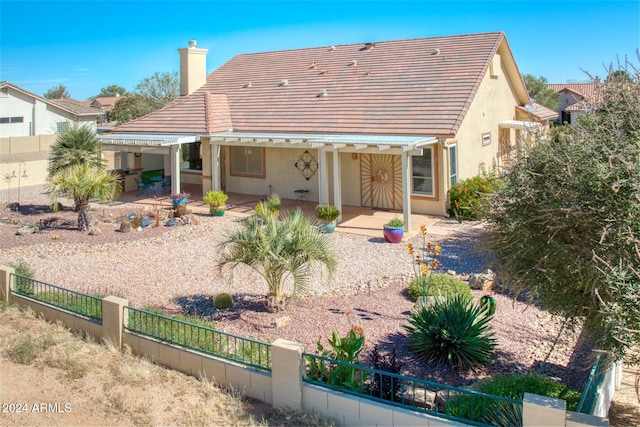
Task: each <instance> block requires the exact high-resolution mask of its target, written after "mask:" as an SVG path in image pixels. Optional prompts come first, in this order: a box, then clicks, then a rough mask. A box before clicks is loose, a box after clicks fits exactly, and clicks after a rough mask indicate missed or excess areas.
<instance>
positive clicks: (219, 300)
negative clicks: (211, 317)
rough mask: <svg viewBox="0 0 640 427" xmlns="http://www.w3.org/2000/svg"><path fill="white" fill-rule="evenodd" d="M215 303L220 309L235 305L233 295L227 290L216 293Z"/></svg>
mask: <svg viewBox="0 0 640 427" xmlns="http://www.w3.org/2000/svg"><path fill="white" fill-rule="evenodd" d="M213 305H214V306H215V307H216V308H217V309H218V310H224V309H225V308H231V307H233V297H232V296H231V295H230V294H228V293H225V292H222V293H219V294H218V295H216V297H215V299H214V300H213Z"/></svg>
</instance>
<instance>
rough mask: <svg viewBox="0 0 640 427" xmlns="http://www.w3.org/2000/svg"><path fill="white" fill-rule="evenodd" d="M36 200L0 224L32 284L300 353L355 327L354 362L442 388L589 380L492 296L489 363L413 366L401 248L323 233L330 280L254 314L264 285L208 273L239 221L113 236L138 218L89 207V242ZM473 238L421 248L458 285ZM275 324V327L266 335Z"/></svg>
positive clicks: (576, 345)
mask: <svg viewBox="0 0 640 427" xmlns="http://www.w3.org/2000/svg"><path fill="white" fill-rule="evenodd" d="M1 196H2V195H0V197H1ZM43 197H44V196H43V195H42V194H40V193H39V192H37V191H34V192H33V193H32V194H29V193H28V192H26V191H25V190H24V189H23V194H22V196H21V201H22V205H21V208H20V211H19V212H9V211H2V213H1V214H0V249H1V253H0V264H5V263H15V262H17V261H20V260H22V261H25V262H26V263H27V264H28V265H29V266H30V267H31V268H32V269H34V270H35V277H36V278H37V279H38V280H41V281H45V282H49V283H53V284H56V285H58V286H62V287H66V288H70V289H74V290H77V291H80V292H85V293H100V294H113V295H120V296H124V297H126V298H128V299H129V301H130V303H131V304H132V305H134V306H137V307H143V306H145V305H156V306H161V307H165V308H166V309H169V310H174V311H176V312H190V313H198V314H203V315H205V316H210V317H211V318H212V319H214V320H215V321H216V322H217V324H218V326H219V327H221V328H222V329H224V330H226V331H229V332H233V333H237V334H241V335H244V336H251V337H255V338H260V339H265V340H274V339H276V338H285V339H290V340H294V341H297V342H300V343H303V344H305V346H306V350H307V351H308V352H314V351H315V348H316V342H317V340H318V339H319V338H320V337H322V338H321V339H322V341H323V343H325V344H326V337H327V336H329V335H330V334H331V330H332V329H333V328H336V329H338V331H340V332H345V331H346V330H348V328H349V325H350V324H358V325H360V326H362V327H363V328H364V330H365V333H366V337H367V342H366V344H365V351H364V352H363V355H364V357H365V358H366V355H367V354H368V352H369V351H370V350H371V349H372V348H373V347H374V346H375V345H379V346H380V348H383V349H385V350H391V349H393V348H395V349H396V351H397V352H398V356H399V358H400V360H401V361H402V362H403V363H404V373H406V374H409V375H413V376H418V377H421V378H427V379H432V380H436V381H443V382H447V383H449V384H452V385H467V384H469V383H471V382H472V381H473V380H474V379H477V378H483V377H486V376H491V375H493V374H495V373H499V372H502V373H509V372H529V371H531V372H541V373H546V374H548V375H551V376H554V377H557V378H559V379H561V380H563V381H564V382H565V383H567V384H569V385H570V386H572V387H575V388H578V389H581V388H582V386H583V384H584V382H585V379H586V377H587V375H588V368H589V359H590V357H591V355H590V354H591V351H590V349H591V346H590V344H589V343H590V341H591V340H589V339H585V338H584V336H581V334H580V333H579V330H578V331H572V330H569V329H567V328H565V325H563V323H562V321H561V320H560V319H558V318H555V317H553V316H551V315H549V314H548V313H546V312H545V311H542V310H540V309H538V308H537V307H535V306H529V305H525V304H523V303H521V302H517V301H513V300H511V299H509V298H508V297H507V296H505V295H502V294H500V293H498V294H497V295H496V299H497V302H498V311H497V314H496V316H495V317H494V320H493V321H492V326H493V329H494V332H495V335H496V338H497V340H498V343H499V345H498V351H497V352H496V357H495V360H494V362H492V363H490V364H488V365H487V366H485V367H483V368H481V369H479V370H477V371H476V372H458V371H455V370H449V369H443V368H438V369H436V367H434V366H431V365H429V364H427V363H423V362H419V361H417V360H415V359H413V358H412V357H411V354H410V353H409V352H407V351H406V349H405V348H406V346H405V345H404V344H405V342H406V335H405V333H404V330H403V328H402V325H404V324H407V316H408V314H409V312H410V310H411V308H412V307H413V303H412V302H411V301H409V300H408V299H407V298H406V296H405V294H404V290H405V289H406V286H407V284H408V281H409V279H410V277H411V276H412V274H413V269H412V264H411V261H410V258H409V255H408V254H407V252H406V247H405V245H404V244H401V245H392V244H388V243H384V241H383V239H381V238H371V237H365V236H359V235H351V234H346V233H333V234H331V235H329V238H330V239H331V241H332V244H333V246H334V249H335V251H336V254H337V258H338V260H339V266H338V271H337V273H336V274H335V275H334V276H333V277H328V276H327V275H326V273H322V272H321V273H318V274H316V275H315V276H314V279H313V280H312V283H311V287H310V289H312V290H313V292H312V293H311V294H310V295H308V296H306V297H304V298H301V299H300V300H299V301H298V302H297V304H296V305H293V306H291V307H290V308H288V309H287V310H286V311H285V312H283V313H273V314H272V313H268V312H266V311H265V310H264V307H263V305H262V297H263V296H264V294H265V292H266V286H265V285H264V284H263V282H262V280H261V278H260V277H259V276H257V274H255V273H254V272H253V271H251V270H249V269H247V268H244V267H239V268H237V269H236V270H235V271H234V273H233V275H230V274H229V272H228V271H224V272H222V273H219V272H218V271H217V270H216V268H215V263H216V260H217V250H218V249H217V243H218V242H220V241H221V239H223V238H224V236H225V235H226V234H227V233H229V232H230V231H232V230H234V229H235V228H236V227H238V226H239V219H238V218H234V217H233V216H231V215H226V216H224V217H218V218H214V217H211V216H209V215H208V214H206V215H205V214H201V215H200V214H198V215H194V217H195V220H196V221H195V222H197V223H198V224H197V225H196V224H192V225H185V226H177V227H164V226H161V227H153V228H146V229H144V230H142V231H138V232H131V233H121V232H119V231H117V230H118V224H117V219H118V218H122V217H123V216H124V215H126V214H128V213H131V212H134V213H135V212H137V209H139V208H137V207H133V206H127V205H124V206H123V205H119V206H117V207H115V206H114V207H109V206H104V205H95V206H94V212H93V216H94V220H95V221H96V224H97V227H98V228H99V229H100V230H101V233H99V235H95V236H91V235H88V234H87V233H81V232H79V231H76V230H74V227H75V219H76V214H75V213H74V212H73V211H72V210H70V209H68V208H67V209H65V210H63V211H62V212H57V213H51V212H48V210H47V208H46V198H45V199H43ZM0 200H2V199H0ZM4 200H6V199H4ZM25 200H26V201H25ZM63 204H64V205H65V206H70V204H69V203H64V201H63ZM147 213H149V212H147ZM53 218H55V220H52V219H53ZM41 220H49V221H50V223H51V225H52V227H51V228H45V229H43V230H42V231H41V232H40V233H36V234H31V235H27V236H17V235H16V234H15V232H16V230H17V229H18V228H19V225H20V224H24V223H31V224H36V223H37V222H38V221H41ZM483 230H484V227H483V225H482V224H481V223H469V222H465V223H463V224H458V223H457V222H455V221H454V220H451V219H443V220H442V221H440V222H439V223H437V224H436V225H434V226H431V227H429V228H428V230H427V239H428V240H429V241H431V242H434V243H438V244H440V245H441V246H442V248H443V249H442V253H441V256H440V257H439V260H440V269H442V270H444V271H447V270H454V271H455V272H456V273H458V274H460V275H462V277H463V278H464V277H467V276H468V275H469V274H473V273H478V272H481V271H483V270H484V268H485V265H484V263H485V261H486V260H487V259H488V257H487V254H486V253H483V252H482V251H481V250H479V249H478V240H479V238H480V236H481V235H482V232H483ZM411 243H413V245H414V246H419V245H420V244H421V237H420V236H416V237H414V238H412V239H411ZM219 292H229V293H231V294H233V295H234V297H235V299H236V301H237V304H236V306H235V307H234V308H233V309H230V310H226V311H216V310H215V309H214V308H213V306H212V304H211V302H210V298H211V297H212V296H214V295H216V294H217V293H219ZM474 295H475V297H476V298H480V296H482V293H481V292H480V291H474ZM346 313H350V315H348V316H347V314H346ZM319 319H322V320H321V321H319ZM280 323H282V324H284V326H282V325H280V326H276V325H277V324H280Z"/></svg>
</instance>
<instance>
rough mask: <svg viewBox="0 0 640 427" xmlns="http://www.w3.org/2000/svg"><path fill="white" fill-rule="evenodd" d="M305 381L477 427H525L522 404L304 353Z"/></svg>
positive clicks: (512, 400) (517, 401)
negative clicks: (523, 426)
mask: <svg viewBox="0 0 640 427" xmlns="http://www.w3.org/2000/svg"><path fill="white" fill-rule="evenodd" d="M304 357H305V361H306V377H305V379H304V380H305V381H306V382H309V383H313V384H317V385H321V386H323V387H328V388H331V389H334V390H339V391H342V392H345V393H350V394H353V395H356V396H360V397H366V398H369V399H372V400H376V401H381V402H384V403H386V404H389V405H394V406H399V407H403V408H407V409H411V410H414V411H420V412H425V413H428V414H431V415H436V416H439V417H442V418H446V419H450V420H453V421H459V422H462V423H464V424H469V425H476V426H509V427H513V426H521V425H522V401H521V400H514V399H509V398H505V397H500V396H493V395H489V394H485V393H480V392H477V391H473V390H467V389H463V388H458V387H452V386H447V385H444V384H439V383H435V382H431V381H427V380H423V379H419V378H412V377H407V376H404V375H400V374H393V373H390V372H386V371H381V370H378V369H373V368H370V367H367V366H363V365H358V364H352V363H347V362H342V361H339V360H335V359H330V358H328V357H324V356H319V355H315V354H309V353H304Z"/></svg>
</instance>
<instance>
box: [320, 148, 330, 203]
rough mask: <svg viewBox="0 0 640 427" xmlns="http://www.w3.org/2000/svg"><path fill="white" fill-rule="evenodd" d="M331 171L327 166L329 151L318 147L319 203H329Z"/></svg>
mask: <svg viewBox="0 0 640 427" xmlns="http://www.w3.org/2000/svg"><path fill="white" fill-rule="evenodd" d="M328 175H329V173H328V168H327V152H326V151H325V150H324V148H322V147H320V148H318V203H319V204H326V203H329V176H328Z"/></svg>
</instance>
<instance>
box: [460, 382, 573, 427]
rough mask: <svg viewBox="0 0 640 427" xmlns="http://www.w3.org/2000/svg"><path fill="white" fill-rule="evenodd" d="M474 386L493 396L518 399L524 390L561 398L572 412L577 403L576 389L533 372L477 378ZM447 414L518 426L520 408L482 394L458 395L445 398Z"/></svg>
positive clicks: (488, 422) (520, 417) (493, 423)
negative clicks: (448, 409)
mask: <svg viewBox="0 0 640 427" xmlns="http://www.w3.org/2000/svg"><path fill="white" fill-rule="evenodd" d="M474 389H475V390H476V391H479V392H481V393H485V394H490V395H493V396H500V397H506V398H509V399H513V400H522V398H523V397H524V394H525V392H526V393H533V394H537V395H540V396H547V397H553V398H556V399H562V400H565V401H566V402H567V410H569V411H575V410H576V408H577V407H578V403H579V402H580V396H581V394H580V392H579V391H577V390H573V389H570V388H568V387H567V386H565V385H564V384H562V383H560V382H558V381H555V380H553V379H552V378H549V377H545V376H542V375H536V374H513V375H496V376H495V377H493V378H489V379H486V380H482V381H479V382H478V383H477V384H476V385H475V387H474ZM448 407H449V408H450V411H449V414H450V415H454V416H456V417H460V418H464V419H468V420H474V421H478V422H482V423H485V424H490V425H495V426H505V427H510V426H514V425H522V407H521V405H519V404H517V405H516V404H511V403H509V402H504V401H498V400H488V399H487V398H484V397H482V396H471V395H460V396H455V397H453V398H452V399H451V400H450V401H449V405H448Z"/></svg>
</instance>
